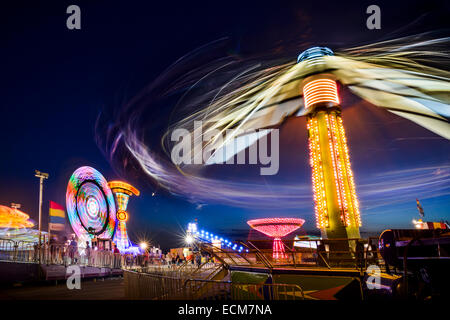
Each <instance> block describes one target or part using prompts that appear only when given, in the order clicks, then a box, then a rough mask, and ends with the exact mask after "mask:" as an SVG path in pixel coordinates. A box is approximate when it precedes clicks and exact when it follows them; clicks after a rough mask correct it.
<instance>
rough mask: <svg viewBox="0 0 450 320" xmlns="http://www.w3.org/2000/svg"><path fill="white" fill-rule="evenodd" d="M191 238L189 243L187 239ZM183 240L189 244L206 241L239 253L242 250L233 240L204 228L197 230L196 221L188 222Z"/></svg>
mask: <svg viewBox="0 0 450 320" xmlns="http://www.w3.org/2000/svg"><path fill="white" fill-rule="evenodd" d="M188 237H189V239H188ZM191 238H192V242H190V243H189V242H188V240H189V241H191ZM185 241H186V243H188V244H191V243H193V242H194V241H201V242H208V243H211V244H212V245H213V246H215V247H217V248H223V249H228V250H233V251H237V252H239V253H240V252H242V251H243V250H244V247H243V246H238V245H237V244H236V243H234V244H233V242H231V241H230V240H228V239H225V238H223V237H221V236H218V235H215V234H213V233H210V232H208V231H205V230H200V231H198V226H197V223H189V224H188V229H187V233H186V238H185ZM246 252H248V250H246Z"/></svg>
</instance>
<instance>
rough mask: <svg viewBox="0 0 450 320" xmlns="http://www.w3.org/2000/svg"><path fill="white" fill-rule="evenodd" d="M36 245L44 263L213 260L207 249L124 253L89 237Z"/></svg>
mask: <svg viewBox="0 0 450 320" xmlns="http://www.w3.org/2000/svg"><path fill="white" fill-rule="evenodd" d="M34 249H35V250H34V255H35V257H34V259H35V260H36V261H37V260H38V254H39V252H41V254H42V256H41V261H43V262H44V263H48V264H64V265H71V264H80V265H87V266H102V265H105V264H106V265H111V266H113V267H133V266H141V267H147V266H151V265H169V266H180V265H182V264H185V263H186V264H192V265H197V266H200V265H201V264H204V263H206V262H208V261H210V260H211V257H210V256H209V255H208V254H207V253H201V252H196V253H194V252H192V251H190V252H189V253H188V254H187V255H185V254H182V253H180V252H170V251H169V252H167V253H166V254H163V253H162V252H161V251H160V250H157V251H156V253H155V252H152V251H151V250H149V249H145V250H143V251H141V253H139V254H136V253H135V254H132V253H121V252H120V250H119V248H118V247H117V246H116V245H115V244H114V243H113V242H111V243H110V246H107V248H104V247H101V248H99V247H97V246H94V247H93V246H92V245H91V243H90V242H89V241H86V243H85V244H84V246H82V245H80V244H79V243H78V242H77V240H76V238H75V237H72V238H71V239H67V238H64V239H63V240H62V241H60V242H58V241H57V239H56V238H51V239H50V241H46V242H45V245H44V246H43V250H39V249H38V247H37V244H36V245H35V248H34Z"/></svg>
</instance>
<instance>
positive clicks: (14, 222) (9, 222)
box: [0, 206, 34, 229]
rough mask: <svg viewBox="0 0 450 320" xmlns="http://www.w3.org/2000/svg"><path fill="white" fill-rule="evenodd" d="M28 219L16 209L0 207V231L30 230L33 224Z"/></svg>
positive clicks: (28, 217) (27, 216)
mask: <svg viewBox="0 0 450 320" xmlns="http://www.w3.org/2000/svg"><path fill="white" fill-rule="evenodd" d="M28 219H30V216H29V215H27V214H26V213H24V212H22V211H20V210H18V209H13V208H9V207H6V206H0V228H2V229H20V228H32V227H33V226H34V223H33V222H31V221H29V220H28Z"/></svg>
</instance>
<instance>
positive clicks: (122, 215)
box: [116, 210, 128, 221]
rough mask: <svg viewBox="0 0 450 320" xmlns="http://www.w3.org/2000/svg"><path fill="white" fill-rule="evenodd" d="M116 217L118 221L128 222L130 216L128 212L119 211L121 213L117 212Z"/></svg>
mask: <svg viewBox="0 0 450 320" xmlns="http://www.w3.org/2000/svg"><path fill="white" fill-rule="evenodd" d="M116 216H117V220H119V221H127V220H128V214H127V212H126V211H123V210H119V211H117V214H116Z"/></svg>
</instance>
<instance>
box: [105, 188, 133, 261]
mask: <svg viewBox="0 0 450 320" xmlns="http://www.w3.org/2000/svg"><path fill="white" fill-rule="evenodd" d="M108 186H109V188H110V189H111V191H112V192H113V193H114V194H115V196H116V204H117V214H116V218H117V225H116V232H115V234H114V243H115V244H116V246H117V248H119V251H120V252H130V251H131V252H134V251H139V247H138V246H135V245H133V244H132V243H131V241H130V239H129V238H128V233H127V223H126V221H127V220H128V212H127V206H128V200H129V199H130V196H132V195H135V196H139V194H140V192H139V190H138V189H136V188H135V187H133V186H132V185H130V184H128V183H126V182H122V181H110V182H108Z"/></svg>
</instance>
